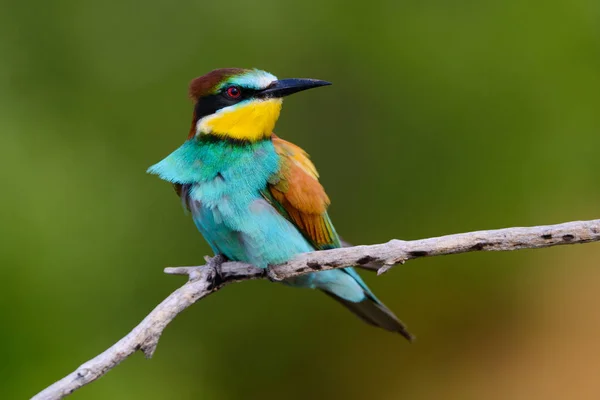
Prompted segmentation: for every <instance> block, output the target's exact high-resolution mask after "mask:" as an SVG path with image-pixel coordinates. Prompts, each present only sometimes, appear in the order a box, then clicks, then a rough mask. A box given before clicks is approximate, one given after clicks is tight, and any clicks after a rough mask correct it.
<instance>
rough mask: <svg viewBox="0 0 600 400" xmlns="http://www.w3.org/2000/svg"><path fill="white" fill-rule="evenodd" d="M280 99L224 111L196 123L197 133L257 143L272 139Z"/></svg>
mask: <svg viewBox="0 0 600 400" xmlns="http://www.w3.org/2000/svg"><path fill="white" fill-rule="evenodd" d="M281 103H282V100H281V99H279V98H276V99H267V100H260V99H254V100H250V101H248V102H243V103H240V104H237V105H235V106H231V107H227V108H223V109H221V110H219V111H217V112H216V113H214V114H211V115H207V116H206V117H204V118H202V119H200V120H199V121H198V123H197V124H196V134H197V135H199V134H202V133H211V134H213V135H217V136H223V137H225V138H230V139H237V140H248V141H257V140H260V139H263V138H266V137H269V136H271V133H272V132H273V128H274V127H275V123H276V122H277V119H278V118H279V113H280V112H281Z"/></svg>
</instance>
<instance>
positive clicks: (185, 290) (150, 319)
mask: <svg viewBox="0 0 600 400" xmlns="http://www.w3.org/2000/svg"><path fill="white" fill-rule="evenodd" d="M599 240H600V220H592V221H578V222H567V223H564V224H559V225H547V226H536V227H530V228H507V229H498V230H489V231H478V232H469V233H460V234H455V235H447V236H440V237H435V238H429V239H421V240H412V241H403V240H395V239H394V240H391V241H389V242H387V243H384V244H375V245H371V246H355V247H346V248H341V249H333V250H325V251H315V252H313V253H305V254H300V255H298V256H296V257H295V258H293V259H292V260H290V261H288V262H286V263H284V264H281V265H277V266H273V267H270V268H268V269H267V270H264V269H260V268H257V267H254V266H252V265H248V264H244V263H240V262H229V261H225V259H224V258H223V257H222V256H217V257H213V258H208V257H207V259H206V260H207V264H206V265H204V266H200V267H175V268H166V269H165V272H166V273H167V274H174V275H188V276H189V281H188V282H187V283H186V284H184V285H183V286H182V287H180V288H179V289H177V290H175V291H174V292H173V293H171V295H169V297H167V298H166V299H165V300H164V301H163V302H162V303H160V304H159V305H158V306H156V308H155V309H154V310H152V312H151V313H150V314H148V316H147V317H146V318H144V320H143V321H142V322H140V324H139V325H138V326H136V327H135V328H134V329H133V330H132V331H131V332H130V333H129V334H127V336H125V337H124V338H122V339H121V340H119V341H118V342H117V343H115V344H114V345H113V346H112V347H110V348H109V349H108V350H106V351H104V352H103V353H102V354H100V355H98V356H96V357H94V358H93V359H91V360H90V361H88V362H86V363H85V364H83V365H81V366H80V367H79V368H77V370H75V371H74V372H72V373H71V374H69V375H67V376H66V377H64V378H63V379H61V380H59V381H58V382H56V383H54V384H52V385H51V386H49V387H48V388H46V389H44V390H43V391H42V392H40V393H38V394H37V395H35V396H34V397H33V398H32V399H33V400H54V399H61V398H63V397H65V396H67V395H69V394H71V393H72V392H73V391H75V390H77V389H79V388H80V387H82V386H85V385H87V384H89V383H91V382H93V381H95V380H96V379H98V378H100V377H101V376H103V375H104V374H106V373H107V372H108V371H110V370H111V369H112V368H114V367H115V366H116V365H118V364H119V363H120V362H121V361H123V360H124V359H126V358H127V357H129V356H130V355H131V354H133V353H135V352H136V351H137V350H141V351H142V352H143V353H144V354H145V355H146V357H148V358H150V357H151V356H152V354H153V353H154V351H155V350H156V346H157V344H158V340H159V338H160V335H161V334H162V332H163V330H164V329H165V327H166V326H167V325H168V324H169V323H170V322H171V321H172V320H173V319H174V318H175V317H176V316H177V314H179V313H180V312H182V311H183V310H185V309H186V308H188V307H189V306H191V305H192V304H194V303H195V302H196V301H198V300H200V299H202V298H204V297H206V296H208V295H209V294H211V293H214V292H216V291H217V290H219V289H221V288H222V287H223V286H225V285H228V284H230V283H233V282H240V281H245V280H250V279H264V278H268V279H271V280H273V281H281V280H284V279H286V278H291V277H294V276H298V275H302V274H306V273H310V272H316V271H323V270H328V269H334V268H343V267H347V266H351V265H355V266H359V267H366V268H368V269H372V268H373V266H378V267H379V271H378V274H382V273H384V272H386V271H388V270H389V269H390V268H391V267H393V266H394V265H396V264H404V262H405V261H407V260H410V259H413V258H420V257H430V256H440V255H446V254H457V253H467V252H471V251H511V250H520V249H537V248H541V247H550V246H557V245H562V244H576V243H588V242H594V241H599Z"/></svg>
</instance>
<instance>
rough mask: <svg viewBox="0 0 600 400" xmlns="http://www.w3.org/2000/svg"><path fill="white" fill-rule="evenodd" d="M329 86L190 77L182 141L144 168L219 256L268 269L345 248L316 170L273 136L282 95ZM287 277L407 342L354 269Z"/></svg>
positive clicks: (238, 72) (262, 78)
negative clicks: (177, 200)
mask: <svg viewBox="0 0 600 400" xmlns="http://www.w3.org/2000/svg"><path fill="white" fill-rule="evenodd" d="M326 85H330V83H329V82H325V81H320V80H315V79H281V80H278V79H277V78H276V77H275V76H273V75H271V74H270V73H268V72H265V71H261V70H257V69H239V68H225V69H218V70H214V71H212V72H209V73H208V74H206V75H204V76H201V77H199V78H196V79H194V80H192V82H191V83H190V88H189V95H190V97H191V98H192V100H193V101H194V102H195V106H194V114H193V118H192V125H191V128H190V132H189V136H188V140H187V141H186V142H185V143H184V144H183V145H182V146H181V147H179V148H178V149H177V150H175V151H174V152H173V153H171V154H170V155H169V156H167V157H166V158H165V159H164V160H162V161H160V162H159V163H157V164H155V165H153V166H152V167H150V168H149V169H148V172H149V173H152V174H156V175H158V176H159V177H160V178H162V179H164V180H166V181H169V182H171V183H173V184H174V185H175V189H176V191H177V193H178V194H179V196H180V197H181V199H182V201H183V203H184V205H185V206H186V207H187V208H188V209H189V210H190V211H191V214H192V218H193V220H194V223H195V224H196V226H197V228H198V230H199V231H200V233H202V235H203V236H204V238H205V239H206V241H207V242H208V243H209V245H210V247H211V248H212V249H213V251H214V252H215V254H222V255H224V256H225V257H227V258H228V259H229V260H236V261H242V262H246V263H250V264H253V265H255V266H257V267H260V268H266V267H267V266H268V265H275V264H280V263H282V262H285V261H287V260H289V259H290V258H292V257H294V256H295V255H297V254H299V253H306V252H310V251H314V250H323V249H331V248H337V247H341V244H340V238H339V237H338V235H337V233H336V231H335V229H334V227H333V224H332V223H331V220H330V219H329V216H328V214H327V207H328V206H329V197H327V194H326V193H325V190H324V189H323V187H322V186H321V184H320V183H319V181H318V177H319V175H318V173H317V170H316V169H315V166H314V165H313V163H312V162H311V161H310V159H309V157H308V155H307V154H306V153H305V152H304V150H302V149H301V148H300V147H298V146H296V145H294V144H292V143H290V142H287V141H285V140H283V139H281V138H279V137H278V136H276V135H275V134H274V133H273V128H274V126H275V123H276V122H277V119H278V118H279V113H280V111H281V105H282V98H283V97H284V96H287V95H290V94H293V93H296V92H300V91H302V90H306V89H311V88H316V87H320V86H326ZM285 283H286V284H288V285H290V286H296V287H303V288H311V289H320V290H321V291H323V292H324V293H325V294H327V295H329V296H330V297H332V298H334V299H335V300H337V301H338V302H340V303H341V304H343V305H344V306H345V307H347V308H348V309H349V310H350V311H352V312H353V313H355V314H356V315H357V316H358V317H360V318H361V319H363V320H364V321H365V322H367V323H369V324H371V325H375V326H378V327H381V328H383V329H386V330H388V331H392V332H397V333H399V334H401V335H402V336H404V337H405V338H407V339H409V340H411V339H412V336H411V334H410V333H409V332H408V331H407V330H406V328H405V326H404V324H403V323H402V322H400V321H399V320H398V318H397V317H396V316H395V315H394V314H393V313H392V312H391V311H390V310H389V309H388V308H387V307H386V306H385V305H383V303H381V302H380V301H379V300H378V299H377V298H376V297H375V295H374V294H373V293H372V292H371V290H369V288H368V287H367V285H366V284H365V283H364V282H363V280H362V279H361V278H360V276H359V275H358V274H357V273H356V271H355V270H354V269H353V268H344V269H334V270H329V271H320V272H314V273H309V274H306V275H302V276H299V277H296V278H292V279H288V280H286V281H285Z"/></svg>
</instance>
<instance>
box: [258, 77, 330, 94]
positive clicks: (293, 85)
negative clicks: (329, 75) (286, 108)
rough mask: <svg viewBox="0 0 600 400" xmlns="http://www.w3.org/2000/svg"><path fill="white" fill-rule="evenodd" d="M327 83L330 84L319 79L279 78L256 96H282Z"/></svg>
mask: <svg viewBox="0 0 600 400" xmlns="http://www.w3.org/2000/svg"><path fill="white" fill-rule="evenodd" d="M327 85H331V83H330V82H326V81H320V80H318V79H280V80H277V81H274V82H273V83H271V84H270V85H269V86H268V87H267V88H266V89H263V90H261V91H260V92H258V94H257V97H263V98H273V97H284V96H288V95H290V94H294V93H296V92H301V91H302V90H307V89H312V88H316V87H319V86H327Z"/></svg>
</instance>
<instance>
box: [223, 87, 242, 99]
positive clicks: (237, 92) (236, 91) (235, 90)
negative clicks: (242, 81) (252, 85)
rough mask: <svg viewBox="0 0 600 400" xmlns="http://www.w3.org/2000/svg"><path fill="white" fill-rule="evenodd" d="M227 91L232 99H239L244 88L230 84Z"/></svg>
mask: <svg viewBox="0 0 600 400" xmlns="http://www.w3.org/2000/svg"><path fill="white" fill-rule="evenodd" d="M226 93H227V97H229V98H230V99H239V98H240V96H241V95H242V90H241V89H240V88H239V87H237V86H229V87H228V88H227V91H226Z"/></svg>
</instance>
